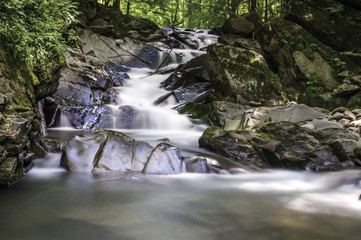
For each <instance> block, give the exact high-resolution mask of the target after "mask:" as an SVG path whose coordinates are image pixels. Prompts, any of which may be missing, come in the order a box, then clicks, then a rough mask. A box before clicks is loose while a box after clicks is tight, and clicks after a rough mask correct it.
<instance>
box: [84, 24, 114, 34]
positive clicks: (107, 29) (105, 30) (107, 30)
mask: <svg viewBox="0 0 361 240" xmlns="http://www.w3.org/2000/svg"><path fill="white" fill-rule="evenodd" d="M89 30H91V31H93V32H95V33H98V34H101V35H103V36H111V35H112V33H113V31H114V26H113V25H102V26H90V27H89Z"/></svg>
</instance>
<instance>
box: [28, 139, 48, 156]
mask: <svg viewBox="0 0 361 240" xmlns="http://www.w3.org/2000/svg"><path fill="white" fill-rule="evenodd" d="M31 152H33V153H34V157H36V158H43V157H45V156H46V150H45V149H44V148H43V147H42V146H41V145H40V144H39V143H37V142H34V143H33V144H32V145H31Z"/></svg>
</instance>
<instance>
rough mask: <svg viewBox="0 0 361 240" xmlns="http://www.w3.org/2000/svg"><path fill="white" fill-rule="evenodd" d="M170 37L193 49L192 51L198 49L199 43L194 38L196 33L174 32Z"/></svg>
mask: <svg viewBox="0 0 361 240" xmlns="http://www.w3.org/2000/svg"><path fill="white" fill-rule="evenodd" d="M169 36H171V37H173V38H174V39H176V40H178V41H179V42H181V43H183V44H185V45H187V46H188V47H191V48H192V49H198V48H199V44H198V41H197V40H196V39H195V38H194V32H190V31H173V32H172V33H171V34H170V35H169Z"/></svg>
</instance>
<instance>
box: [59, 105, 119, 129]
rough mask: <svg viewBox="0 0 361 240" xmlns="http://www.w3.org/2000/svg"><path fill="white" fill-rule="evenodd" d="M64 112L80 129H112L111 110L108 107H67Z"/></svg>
mask: <svg viewBox="0 0 361 240" xmlns="http://www.w3.org/2000/svg"><path fill="white" fill-rule="evenodd" d="M64 112H65V113H66V115H68V119H69V120H70V122H71V123H72V125H73V126H75V127H76V128H78V129H94V128H106V127H112V119H111V117H110V113H111V110H110V108H109V107H108V106H97V105H96V106H86V107H67V108H65V109H64Z"/></svg>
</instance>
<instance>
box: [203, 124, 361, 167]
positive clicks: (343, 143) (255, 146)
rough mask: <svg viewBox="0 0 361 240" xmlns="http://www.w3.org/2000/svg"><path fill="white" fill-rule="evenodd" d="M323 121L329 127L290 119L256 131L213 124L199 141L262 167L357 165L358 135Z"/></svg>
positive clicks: (210, 148)
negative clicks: (219, 126) (306, 124)
mask: <svg viewBox="0 0 361 240" xmlns="http://www.w3.org/2000/svg"><path fill="white" fill-rule="evenodd" d="M323 124H325V125H326V126H327V127H326V128H322V127H321V128H315V129H313V130H309V129H307V128H302V127H300V126H299V125H298V124H295V123H291V122H285V121H283V122H269V123H265V124H264V125H263V126H261V127H259V128H257V129H255V132H253V133H252V132H248V131H226V130H222V129H220V128H214V127H212V128H208V129H206V131H205V132H204V133H203V135H202V137H201V138H200V139H199V144H200V146H201V147H204V148H207V149H209V150H211V151H214V152H216V153H218V154H221V155H222V156H225V157H229V158H231V159H233V160H234V161H240V160H248V161H250V162H251V163H252V164H256V165H257V166H259V167H263V168H267V167H273V168H287V169H308V170H315V171H325V170H339V169H344V168H348V167H353V166H355V164H358V163H359V160H358V159H357V158H358V157H359V155H360V153H359V152H361V151H359V150H358V149H359V148H358V147H357V146H358V145H359V144H358V142H357V141H358V140H359V139H360V136H359V134H355V133H352V132H349V131H347V130H345V129H344V128H343V127H342V128H334V126H333V125H332V126H331V125H329V123H322V126H324V125H323ZM330 127H331V128H330ZM242 157H244V158H242ZM252 159H253V161H252Z"/></svg>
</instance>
